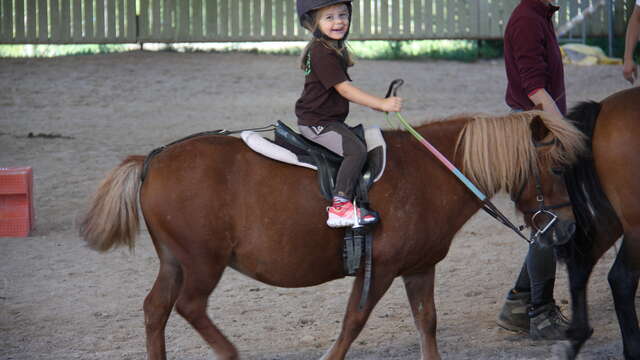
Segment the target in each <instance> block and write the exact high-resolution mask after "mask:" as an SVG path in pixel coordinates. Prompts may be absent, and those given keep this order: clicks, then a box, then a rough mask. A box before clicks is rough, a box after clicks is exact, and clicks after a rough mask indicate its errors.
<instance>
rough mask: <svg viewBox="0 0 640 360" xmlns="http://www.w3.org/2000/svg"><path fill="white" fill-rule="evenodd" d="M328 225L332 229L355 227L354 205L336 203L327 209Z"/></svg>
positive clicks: (346, 202)
mask: <svg viewBox="0 0 640 360" xmlns="http://www.w3.org/2000/svg"><path fill="white" fill-rule="evenodd" d="M327 214H328V215H329V218H328V219H327V225H329V227H332V228H338V227H347V226H353V225H354V224H355V218H354V216H353V204H352V203H351V202H350V201H345V202H334V203H333V205H331V206H329V207H327Z"/></svg>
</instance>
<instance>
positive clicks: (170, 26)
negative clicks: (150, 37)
mask: <svg viewBox="0 0 640 360" xmlns="http://www.w3.org/2000/svg"><path fill="white" fill-rule="evenodd" d="M162 10H163V15H164V16H163V18H164V19H163V22H162V33H163V36H164V38H165V39H167V40H173V39H175V37H176V26H177V21H178V19H177V14H176V12H177V11H176V2H175V0H165V1H164V4H163V9H162Z"/></svg>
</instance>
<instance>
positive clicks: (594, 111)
mask: <svg viewBox="0 0 640 360" xmlns="http://www.w3.org/2000/svg"><path fill="white" fill-rule="evenodd" d="M600 108H601V105H600V103H597V102H593V101H591V102H583V103H580V104H579V105H577V106H576V107H574V108H573V109H572V110H571V112H570V113H569V115H568V116H567V117H568V118H569V119H570V120H572V121H573V123H574V124H575V126H576V127H577V128H578V129H579V130H580V131H582V132H583V133H584V135H585V136H586V137H587V151H586V152H584V153H582V154H581V155H580V156H579V157H578V159H577V161H576V162H575V163H574V165H573V166H572V167H571V168H569V169H568V170H567V171H566V172H565V182H566V184H567V191H568V192H569V197H570V198H571V203H572V205H573V213H574V216H575V218H576V223H577V225H578V229H579V230H578V231H581V232H582V234H581V235H583V236H577V237H576V241H581V242H583V243H580V244H573V245H574V246H577V247H579V248H580V250H581V252H583V253H585V252H586V251H588V250H590V247H591V245H592V239H594V238H595V236H597V234H598V233H606V232H608V231H610V229H611V227H613V226H616V224H618V223H619V220H618V217H617V215H616V213H615V210H614V209H613V206H612V205H611V203H610V202H609V199H608V198H607V196H606V194H605V193H604V191H603V190H602V186H601V184H600V181H599V180H598V173H597V172H596V168H595V164H594V162H593V156H592V150H593V133H594V129H595V125H596V120H597V118H598V115H599V114H600ZM578 239H581V240H578Z"/></svg>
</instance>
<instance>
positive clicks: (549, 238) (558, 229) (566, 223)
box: [537, 220, 576, 246]
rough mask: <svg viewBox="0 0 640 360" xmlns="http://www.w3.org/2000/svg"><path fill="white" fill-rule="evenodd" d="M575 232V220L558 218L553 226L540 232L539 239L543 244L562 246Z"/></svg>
mask: <svg viewBox="0 0 640 360" xmlns="http://www.w3.org/2000/svg"><path fill="white" fill-rule="evenodd" d="M575 233H576V222H575V221H574V220H557V221H556V222H555V224H553V226H552V227H550V228H549V229H547V231H545V232H543V233H542V234H540V235H539V236H538V238H537V240H538V241H539V243H540V245H542V246H560V245H564V244H566V243H567V242H569V240H570V239H571V238H572V237H573V236H574V234H575Z"/></svg>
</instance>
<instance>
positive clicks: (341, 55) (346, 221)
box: [296, 0, 402, 227]
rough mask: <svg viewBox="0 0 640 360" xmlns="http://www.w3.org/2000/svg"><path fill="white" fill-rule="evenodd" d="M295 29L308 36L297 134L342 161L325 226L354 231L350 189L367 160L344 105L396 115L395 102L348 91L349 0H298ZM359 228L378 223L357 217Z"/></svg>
mask: <svg viewBox="0 0 640 360" xmlns="http://www.w3.org/2000/svg"><path fill="white" fill-rule="evenodd" d="M296 5H297V9H298V17H299V19H300V24H301V25H302V26H303V27H304V28H306V29H307V30H309V31H311V33H312V34H313V39H311V41H309V43H308V44H307V46H306V47H305V49H304V51H303V52H302V56H301V65H300V67H301V69H302V70H303V71H304V72H305V75H306V76H305V83H304V90H303V91H302V95H301V96H300V99H298V101H297V102H296V116H297V117H298V127H299V129H300V133H301V134H302V135H303V136H304V137H305V138H307V139H309V140H311V141H313V142H315V143H318V144H320V145H322V146H324V147H326V148H327V149H329V150H331V151H333V152H335V153H336V154H338V155H340V156H343V161H342V164H341V165H340V169H339V170H338V175H337V178H336V185H335V188H334V189H333V204H332V205H331V206H330V207H328V208H327V213H328V216H329V217H328V219H327V225H329V226H330V227H343V226H353V225H354V223H355V219H354V213H353V212H354V210H355V209H354V206H353V204H352V199H353V190H354V188H355V185H356V182H357V181H358V177H359V175H360V172H361V171H362V167H363V166H364V163H365V161H366V158H367V147H366V145H365V143H364V142H363V141H362V140H360V138H358V137H357V136H356V135H355V134H354V133H353V131H351V129H350V128H349V127H348V126H347V125H345V123H344V121H345V119H346V117H347V115H348V114H349V102H350V101H351V102H354V103H357V104H360V105H364V106H368V107H370V108H372V109H374V110H377V111H387V112H397V111H400V110H401V108H402V99H401V98H399V97H389V98H386V99H384V98H380V97H377V96H374V95H371V94H368V93H366V92H364V91H362V90H360V89H358V88H357V87H355V86H353V85H352V84H351V83H350V81H351V78H350V77H349V74H348V73H347V68H348V67H350V66H353V61H352V59H351V57H350V56H349V51H348V50H347V48H346V46H345V41H346V39H347V35H348V34H349V25H350V21H351V0H348V1H345V0H333V1H332V0H297V3H296ZM357 214H358V217H359V221H358V222H359V223H361V224H371V223H374V222H376V221H378V218H377V217H376V216H375V215H374V214H375V212H373V213H371V214H367V215H365V216H363V217H360V215H361V214H360V209H358V210H357Z"/></svg>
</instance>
